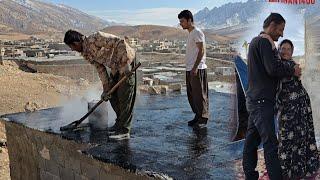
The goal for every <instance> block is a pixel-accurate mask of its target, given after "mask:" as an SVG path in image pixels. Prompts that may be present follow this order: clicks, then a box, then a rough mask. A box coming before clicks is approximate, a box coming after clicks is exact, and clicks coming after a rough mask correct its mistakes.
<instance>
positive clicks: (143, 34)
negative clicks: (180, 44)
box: [103, 25, 231, 42]
mask: <svg viewBox="0 0 320 180" xmlns="http://www.w3.org/2000/svg"><path fill="white" fill-rule="evenodd" d="M103 31H104V32H107V33H111V34H115V35H118V36H121V37H124V36H128V37H136V38H139V39H141V40H158V39H168V40H185V39H186V38H187V35H188V32H187V31H186V30H182V29H179V28H174V27H168V26H156V25H139V26H110V27H106V28H104V29H103ZM204 33H205V35H206V39H207V41H212V40H214V41H220V42H221V41H227V40H230V39H231V38H228V37H224V36H220V35H217V34H214V33H212V32H207V31H204Z"/></svg>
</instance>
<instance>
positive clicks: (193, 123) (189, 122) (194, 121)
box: [188, 118, 198, 126]
mask: <svg viewBox="0 0 320 180" xmlns="http://www.w3.org/2000/svg"><path fill="white" fill-rule="evenodd" d="M197 123H198V119H196V118H195V119H193V120H191V121H188V126H194V125H196V124H197Z"/></svg>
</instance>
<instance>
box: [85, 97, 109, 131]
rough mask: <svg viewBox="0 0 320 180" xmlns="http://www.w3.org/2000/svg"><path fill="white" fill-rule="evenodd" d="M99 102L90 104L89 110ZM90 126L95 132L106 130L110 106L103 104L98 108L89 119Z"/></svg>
mask: <svg viewBox="0 0 320 180" xmlns="http://www.w3.org/2000/svg"><path fill="white" fill-rule="evenodd" d="M97 102H98V100H94V101H91V102H89V103H88V110H90V109H91V108H92V107H93V106H94V105H95V104H96V103H97ZM88 121H89V125H90V127H91V129H93V130H106V129H107V128H108V104H107V103H106V102H103V103H102V104H100V106H98V107H97V108H96V109H95V110H94V111H93V112H92V113H91V114H90V116H89V117H88Z"/></svg>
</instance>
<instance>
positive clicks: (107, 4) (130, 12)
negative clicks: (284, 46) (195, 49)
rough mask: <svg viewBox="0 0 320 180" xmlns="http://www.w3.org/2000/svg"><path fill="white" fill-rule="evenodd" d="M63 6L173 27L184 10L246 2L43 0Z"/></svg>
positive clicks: (104, 16) (114, 18)
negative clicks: (178, 15)
mask: <svg viewBox="0 0 320 180" xmlns="http://www.w3.org/2000/svg"><path fill="white" fill-rule="evenodd" d="M45 1H48V2H52V3H55V4H56V3H59V4H65V5H68V6H71V7H74V8H77V9H80V10H81V11H84V12H86V13H88V14H90V15H94V16H98V17H100V18H102V19H105V20H111V21H116V22H120V23H126V24H132V25H137V24H156V25H168V26H174V25H176V24H178V20H177V14H178V13H179V12H180V11H181V10H183V9H190V10H191V11H192V12H193V13H196V12H197V11H199V10H201V9H203V8H204V7H208V8H209V9H212V8H213V7H219V6H221V5H223V4H226V3H229V2H245V1H246V0H90V1H88V0H45Z"/></svg>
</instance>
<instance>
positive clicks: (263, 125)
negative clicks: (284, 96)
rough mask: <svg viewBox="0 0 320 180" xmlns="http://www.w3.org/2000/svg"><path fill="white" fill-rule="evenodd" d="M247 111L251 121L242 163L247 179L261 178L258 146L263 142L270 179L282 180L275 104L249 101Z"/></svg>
mask: <svg viewBox="0 0 320 180" xmlns="http://www.w3.org/2000/svg"><path fill="white" fill-rule="evenodd" d="M247 109H248V112H249V120H248V130H247V134H246V139H245V144H244V150H243V162H242V163H243V164H242V165H243V169H244V172H245V176H246V179H247V180H257V179H258V178H259V173H258V172H257V171H256V170H255V168H256V166H257V161H258V155H257V150H258V146H259V145H260V143H261V142H262V144H263V149H264V158H265V164H266V167H267V171H268V175H269V178H270V179H271V180H281V179H282V174H281V167H280V161H279V158H278V140H277V137H276V134H275V124H274V103H273V102H271V101H269V100H265V99H260V100H255V101H250V100H249V99H247Z"/></svg>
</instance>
